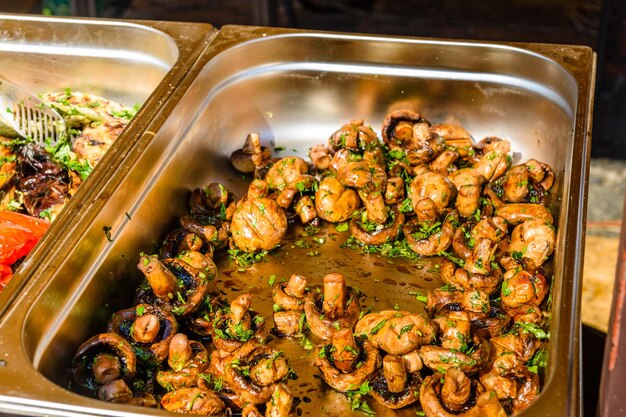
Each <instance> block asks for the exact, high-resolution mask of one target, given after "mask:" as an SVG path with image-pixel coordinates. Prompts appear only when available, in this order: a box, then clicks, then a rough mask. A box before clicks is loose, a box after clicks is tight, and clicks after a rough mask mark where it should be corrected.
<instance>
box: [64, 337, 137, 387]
mask: <svg viewBox="0 0 626 417" xmlns="http://www.w3.org/2000/svg"><path fill="white" fill-rule="evenodd" d="M136 371H137V358H136V356H135V352H133V348H132V346H131V345H130V343H128V342H127V341H126V339H124V338H123V337H122V336H120V335H118V334H116V333H100V334H97V335H95V336H93V337H91V338H89V339H88V340H87V341H85V342H84V343H83V344H82V345H80V347H79V348H78V350H77V351H76V353H75V354H74V357H73V359H72V378H73V379H74V382H76V384H77V385H78V386H79V387H81V388H83V389H87V390H91V389H93V388H94V387H99V386H100V385H102V384H103V383H106V382H111V381H113V380H115V379H118V378H121V379H124V380H126V381H130V380H132V379H133V377H134V376H135V373H136ZM98 381H101V382H98Z"/></svg>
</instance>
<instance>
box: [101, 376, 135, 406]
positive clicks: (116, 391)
mask: <svg viewBox="0 0 626 417" xmlns="http://www.w3.org/2000/svg"><path fill="white" fill-rule="evenodd" d="M132 398H133V393H132V391H131V390H130V388H129V387H128V385H127V384H126V382H124V380H123V379H116V380H114V381H111V382H108V383H106V384H105V385H103V386H101V387H100V388H98V399H100V400H102V401H108V402H112V403H125V402H128V401H130V400H131V399H132Z"/></svg>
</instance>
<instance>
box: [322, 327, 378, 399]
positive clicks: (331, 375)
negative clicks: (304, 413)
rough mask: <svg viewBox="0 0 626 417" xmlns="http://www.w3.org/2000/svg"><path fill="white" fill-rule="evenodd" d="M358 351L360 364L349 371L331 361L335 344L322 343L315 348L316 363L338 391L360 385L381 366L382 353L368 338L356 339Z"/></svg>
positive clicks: (323, 375) (328, 382)
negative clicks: (363, 339) (380, 353)
mask: <svg viewBox="0 0 626 417" xmlns="http://www.w3.org/2000/svg"><path fill="white" fill-rule="evenodd" d="M356 344H357V349H355V350H356V352H358V364H357V365H355V366H354V367H353V369H351V370H350V371H348V372H344V371H342V370H340V369H338V368H337V367H336V366H335V365H334V363H333V362H332V361H331V360H332V359H331V358H332V356H331V353H332V352H333V350H334V349H335V347H334V345H332V344H330V345H321V346H318V347H317V348H316V350H315V352H316V353H317V355H316V357H315V365H316V366H318V367H319V368H320V371H321V372H322V378H324V381H326V383H327V384H328V385H330V386H331V387H333V388H334V389H336V390H337V391H341V392H346V391H350V390H353V389H355V388H356V387H359V386H360V385H361V384H362V383H364V382H365V381H367V380H368V379H370V378H371V377H372V375H373V374H374V372H375V371H376V369H378V367H379V366H380V355H379V353H378V349H376V348H375V347H374V346H373V345H372V344H371V343H370V342H368V341H367V340H365V341H361V340H360V339H356Z"/></svg>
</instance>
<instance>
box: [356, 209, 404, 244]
mask: <svg viewBox="0 0 626 417" xmlns="http://www.w3.org/2000/svg"><path fill="white" fill-rule="evenodd" d="M362 213H366V212H362ZM363 217H364V216H363V215H361V216H355V217H353V218H352V220H350V233H352V236H354V237H355V238H356V239H357V240H358V241H359V242H361V243H364V244H366V245H382V244H383V243H387V242H392V241H394V240H395V239H396V238H397V237H398V234H399V233H400V230H401V228H402V224H403V223H404V214H402V213H401V212H400V210H398V208H397V207H392V208H391V210H389V212H388V218H387V222H386V223H385V224H376V223H374V222H370V221H368V219H367V218H365V219H364V218H363ZM365 217H366V216H365Z"/></svg>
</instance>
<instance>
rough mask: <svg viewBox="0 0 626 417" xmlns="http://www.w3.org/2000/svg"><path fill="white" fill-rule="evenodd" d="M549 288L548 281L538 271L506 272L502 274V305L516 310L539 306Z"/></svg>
mask: <svg viewBox="0 0 626 417" xmlns="http://www.w3.org/2000/svg"><path fill="white" fill-rule="evenodd" d="M549 289H550V286H549V284H548V280H547V278H546V277H545V275H543V274H542V273H541V272H539V271H535V273H532V274H531V273H530V272H528V271H524V270H522V271H516V270H515V269H511V270H508V271H506V272H505V273H504V281H503V283H502V291H501V293H500V296H501V297H502V304H503V305H504V306H505V307H507V308H516V307H520V306H523V305H527V304H533V305H539V304H540V303H541V302H542V301H543V299H544V297H545V296H546V294H547V293H548V291H549Z"/></svg>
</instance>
